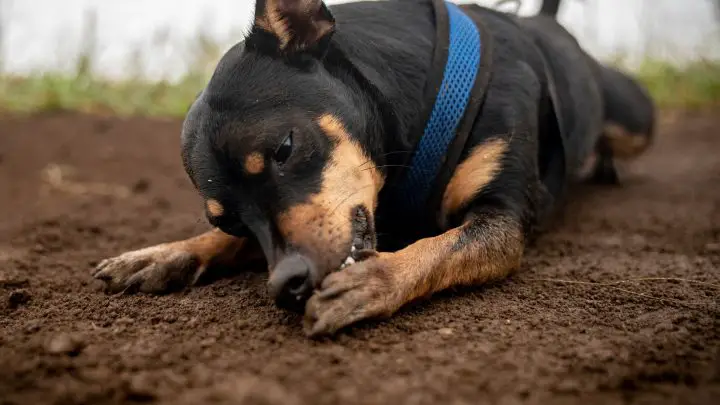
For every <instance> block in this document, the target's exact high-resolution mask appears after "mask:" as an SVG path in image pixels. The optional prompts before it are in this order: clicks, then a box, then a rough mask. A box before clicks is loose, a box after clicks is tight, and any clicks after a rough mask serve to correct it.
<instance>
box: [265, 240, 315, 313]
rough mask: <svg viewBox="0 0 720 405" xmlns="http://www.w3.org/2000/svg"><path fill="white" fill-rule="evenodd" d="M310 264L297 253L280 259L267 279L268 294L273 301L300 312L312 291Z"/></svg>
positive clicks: (282, 306)
mask: <svg viewBox="0 0 720 405" xmlns="http://www.w3.org/2000/svg"><path fill="white" fill-rule="evenodd" d="M312 271H313V268H312V264H311V262H310V260H308V259H307V258H305V257H303V256H302V255H299V254H293V255H290V256H287V257H285V258H284V259H282V260H281V261H280V262H279V263H278V264H277V265H276V266H275V269H274V270H273V272H272V274H271V275H270V280H268V288H269V291H270V296H271V297H273V298H274V299H275V303H276V304H277V305H278V306H279V307H281V308H285V309H288V310H291V311H296V312H302V311H303V310H304V308H305V302H306V301H307V300H308V298H310V295H311V294H312V292H313V283H312Z"/></svg>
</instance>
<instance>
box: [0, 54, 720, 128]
mask: <svg viewBox="0 0 720 405" xmlns="http://www.w3.org/2000/svg"><path fill="white" fill-rule="evenodd" d="M213 53H214V52H213ZM203 59H204V61H205V62H206V61H207V59H206V58H203ZM91 65H92V63H91V61H88V60H87V57H86V56H83V58H82V59H81V60H80V61H79V62H78V64H77V70H76V74H74V75H68V74H60V73H45V74H37V75H31V76H28V77H18V76H11V75H2V76H0V108H1V109H5V110H11V111H20V112H52V111H67V110H72V111H82V112H95V113H112V114H120V115H150V116H175V117H182V116H183V115H184V114H185V113H186V112H187V109H188V108H189V106H190V104H191V103H192V102H193V100H194V99H195V97H196V96H197V94H198V92H199V91H201V90H202V88H203V86H204V85H205V84H206V82H207V79H208V77H209V70H208V67H210V66H208V64H207V63H203V68H202V69H198V70H197V71H195V72H191V73H188V74H187V75H186V76H185V77H183V78H182V79H180V80H179V81H175V82H172V83H171V82H167V81H160V82H151V81H147V80H144V79H140V78H137V79H131V80H125V81H108V80H102V79H99V78H97V77H95V76H94V75H93V74H92V73H91V70H92V69H90V68H89V66H91ZM633 74H634V75H635V76H636V77H638V78H639V79H640V81H641V82H643V83H644V84H645V85H646V86H647V88H648V89H649V91H650V93H651V94H652V96H653V97H654V99H655V100H656V101H657V103H658V105H659V106H661V107H667V108H685V109H695V108H703V107H720V61H715V62H713V61H698V62H695V63H691V64H688V65H686V66H684V67H678V66H675V65H672V64H669V63H665V62H657V61H651V60H648V61H645V62H644V63H642V64H641V65H640V66H639V67H638V68H637V69H635V70H634V71H633Z"/></svg>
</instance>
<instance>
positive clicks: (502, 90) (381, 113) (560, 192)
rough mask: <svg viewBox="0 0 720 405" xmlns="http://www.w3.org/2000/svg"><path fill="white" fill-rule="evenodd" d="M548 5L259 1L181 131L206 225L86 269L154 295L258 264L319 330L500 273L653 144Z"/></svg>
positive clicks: (271, 287)
mask: <svg viewBox="0 0 720 405" xmlns="http://www.w3.org/2000/svg"><path fill="white" fill-rule="evenodd" d="M551 8H552V7H551ZM556 13H557V7H556V8H555V10H554V11H551V12H547V11H546V12H541V13H539V14H537V15H534V16H529V17H519V16H515V15H511V14H506V13H501V12H499V11H495V10H492V9H489V8H483V7H480V6H477V5H462V6H458V5H455V4H452V3H447V2H444V1H442V0H395V1H392V0H390V1H377V2H376V1H369V2H356V3H346V4H341V5H336V6H333V7H328V6H326V5H325V4H324V3H323V2H322V1H320V0H259V1H258V2H257V4H256V7H255V16H254V20H253V24H252V28H251V30H250V31H249V33H248V34H247V35H246V37H245V38H244V40H243V41H241V42H239V43H238V44H237V45H235V46H234V47H232V48H231V49H230V50H229V51H228V52H227V53H226V54H225V55H224V56H223V57H222V58H221V60H220V61H219V63H218V65H217V67H216V70H215V71H214V73H213V75H212V77H211V79H210V80H209V82H208V84H207V86H206V87H205V88H204V89H203V91H202V92H201V93H200V94H199V95H198V97H197V98H196V100H195V101H194V103H193V104H192V106H191V107H190V108H189V111H188V113H187V116H186V118H185V121H184V123H183V128H182V135H181V136H182V151H181V154H182V160H183V164H184V168H185V170H186V172H187V174H188V176H189V178H190V180H191V181H192V183H193V185H194V186H195V188H196V189H197V190H198V192H199V194H200V195H201V196H202V198H203V201H204V205H205V207H204V210H205V212H206V215H207V218H208V221H209V223H210V224H211V225H212V227H213V228H212V229H211V230H210V231H208V232H206V233H203V234H201V235H198V236H195V237H192V238H190V239H187V240H181V241H174V242H169V243H164V244H161V245H157V246H152V247H146V248H143V249H140V250H136V251H131V252H127V253H124V254H121V255H119V256H117V257H114V258H109V259H106V260H104V261H102V262H101V263H100V264H99V265H98V266H97V268H96V269H95V270H94V277H95V278H97V279H100V280H103V281H104V282H105V285H106V288H107V290H108V291H110V292H120V291H124V292H144V293H162V292H166V291H170V290H173V289H177V288H183V287H186V286H190V285H193V284H195V283H197V281H198V280H199V279H200V277H201V276H203V277H205V275H206V274H207V271H208V269H213V268H218V267H229V268H233V269H237V270H238V271H239V270H242V269H243V268H246V266H248V263H250V262H251V261H252V260H256V259H258V258H262V259H263V260H264V261H265V264H266V265H267V268H268V270H269V277H268V291H269V294H270V296H271V297H272V298H273V299H274V301H275V302H276V303H277V305H278V306H280V307H282V308H285V309H288V310H292V311H297V312H299V313H304V318H303V320H304V321H303V324H304V330H305V332H306V334H307V335H308V336H309V337H313V338H314V337H321V336H332V335H334V334H336V333H337V332H338V331H339V330H341V329H343V328H345V327H348V326H351V325H353V324H356V323H357V322H359V321H362V320H366V319H378V318H380V319H381V318H387V317H390V316H392V315H393V314H395V313H396V312H397V311H398V310H399V309H400V308H403V307H404V306H405V305H406V304H408V303H410V302H413V301H415V300H418V299H421V298H427V297H430V296H431V295H433V294H435V293H437V292H440V291H443V290H447V289H451V288H454V287H459V286H474V285H480V284H483V283H487V282H490V281H493V280H501V279H503V278H505V277H507V276H508V275H509V274H511V273H512V272H513V271H514V270H516V269H518V267H520V265H521V263H522V260H523V254H524V252H525V250H526V248H527V246H528V245H529V244H531V243H532V241H533V240H534V238H535V237H536V236H537V235H538V234H541V233H542V231H543V229H544V228H545V226H546V224H547V223H548V222H549V221H550V219H551V218H552V217H553V214H554V213H556V212H558V211H559V210H560V209H561V207H562V205H563V204H564V202H565V196H566V189H567V188H568V187H569V186H571V185H572V184H575V183H577V182H578V181H582V180H584V179H585V180H589V181H599V182H605V183H617V181H618V179H617V173H616V172H615V170H614V161H615V159H616V158H629V157H635V156H637V155H639V154H640V153H642V152H644V151H645V150H646V149H647V148H648V146H649V145H650V144H651V141H652V139H653V125H652V121H653V120H654V106H653V104H652V100H651V99H650V98H649V97H648V96H647V94H646V92H645V91H644V89H642V87H641V86H640V85H639V84H638V83H637V82H636V81H635V80H633V79H632V78H630V77H629V76H627V75H625V74H624V73H622V72H620V71H619V70H615V69H611V68H609V67H605V66H602V65H601V64H600V63H598V62H597V61H596V60H594V59H593V58H592V57H591V56H589V55H588V54H587V53H586V52H585V51H584V50H583V49H582V47H581V46H580V45H579V44H578V42H577V41H576V40H575V38H574V37H573V36H572V35H571V34H570V33H569V32H568V31H566V30H565V29H564V28H563V27H562V26H561V25H560V24H558V22H557V21H556V18H555V17H556V16H555V14H556ZM468 77H469V78H470V79H468ZM453 97H455V98H453ZM448 117H449V118H448ZM448 123H449V124H448ZM430 124H432V125H430ZM438 128H441V129H438ZM442 128H444V129H442ZM448 134H450V136H448ZM428 139H429V140H428ZM433 140H434V141H438V142H439V143H438V142H436V144H432V142H431V141H433ZM437 144H442V145H444V146H442V145H441V147H438V146H437ZM428 145H430V146H428ZM433 145H434V146H433ZM588 161H593V162H594V163H593V165H594V166H593V167H592V170H591V171H590V172H591V175H590V176H589V178H587V179H586V178H585V177H583V176H584V175H583V174H582V170H583V168H584V167H586V166H587V164H588V163H587V162H588ZM430 169H432V170H430ZM423 193H424V194H423Z"/></svg>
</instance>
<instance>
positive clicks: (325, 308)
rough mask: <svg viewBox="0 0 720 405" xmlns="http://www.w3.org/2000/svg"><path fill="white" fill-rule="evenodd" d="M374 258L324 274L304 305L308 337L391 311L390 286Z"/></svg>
mask: <svg viewBox="0 0 720 405" xmlns="http://www.w3.org/2000/svg"><path fill="white" fill-rule="evenodd" d="M384 271H385V270H384V267H383V264H382V262H381V261H380V260H378V259H370V260H367V261H364V262H357V263H355V264H353V265H352V266H349V267H348V268H347V269H346V270H345V271H342V272H336V273H332V274H330V275H328V276H327V277H326V278H325V280H323V283H322V286H321V288H320V290H319V291H317V292H316V293H315V295H313V296H312V297H311V298H310V300H309V301H308V303H307V305H306V307H305V320H304V323H305V325H304V326H305V333H306V334H307V336H308V337H311V338H318V337H323V336H331V335H333V334H335V333H336V332H337V331H338V330H340V329H342V328H344V327H346V326H349V325H351V324H354V323H356V322H358V321H361V320H364V319H369V318H377V317H383V316H387V315H390V314H391V313H392V312H394V308H395V305H394V304H393V303H394V301H395V300H394V299H393V297H394V296H393V294H392V291H393V287H392V285H391V284H390V280H391V279H390V278H388V277H385V276H383V272H384Z"/></svg>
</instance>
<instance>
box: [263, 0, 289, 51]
mask: <svg viewBox="0 0 720 405" xmlns="http://www.w3.org/2000/svg"><path fill="white" fill-rule="evenodd" d="M255 25H257V26H258V27H260V28H262V29H263V30H265V31H267V32H269V33H271V34H274V35H275V36H276V37H277V39H278V41H280V49H285V47H286V46H287V45H288V43H290V40H292V36H291V34H290V28H289V27H288V24H287V20H286V19H285V18H284V17H283V16H282V14H280V11H279V10H278V7H277V4H276V2H275V0H267V1H266V2H265V15H263V16H258V17H256V18H255Z"/></svg>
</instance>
